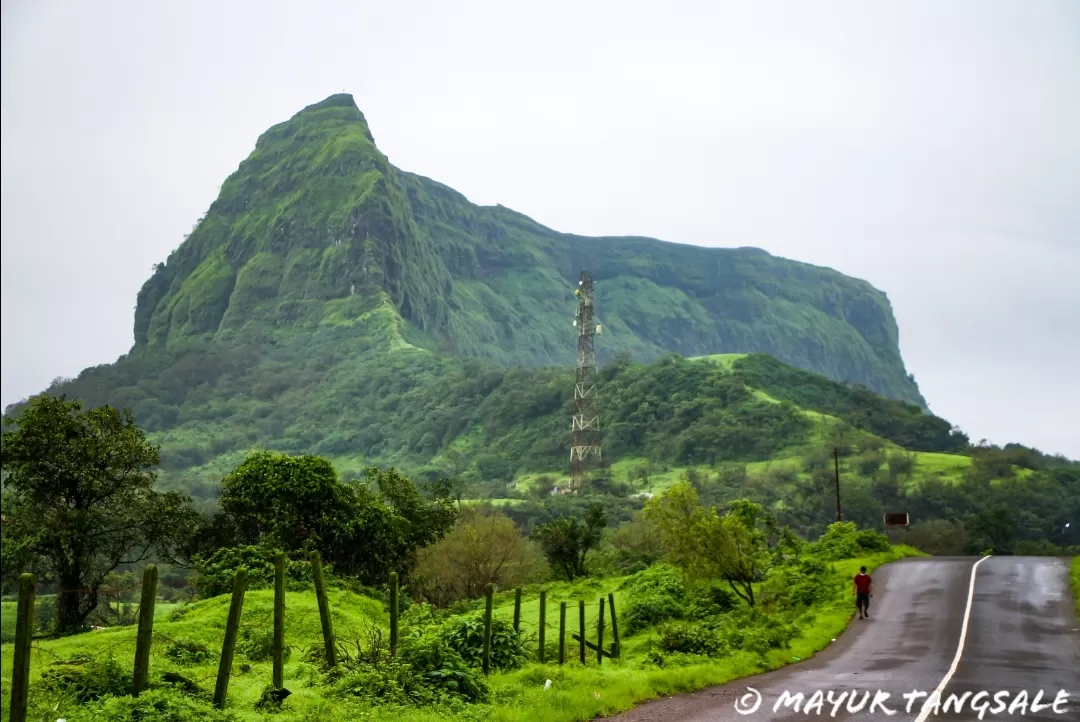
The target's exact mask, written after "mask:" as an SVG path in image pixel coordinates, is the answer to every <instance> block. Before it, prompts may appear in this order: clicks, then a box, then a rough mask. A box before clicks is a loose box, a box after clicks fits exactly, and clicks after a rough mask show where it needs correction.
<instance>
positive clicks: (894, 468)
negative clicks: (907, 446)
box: [889, 451, 915, 479]
mask: <svg viewBox="0 0 1080 722" xmlns="http://www.w3.org/2000/svg"><path fill="white" fill-rule="evenodd" d="M914 470H915V454H911V453H906V452H902V451H900V452H897V453H895V454H889V475H890V476H891V477H893V478H894V479H899V478H900V477H903V476H909V475H910V474H911V472H912V471H914Z"/></svg>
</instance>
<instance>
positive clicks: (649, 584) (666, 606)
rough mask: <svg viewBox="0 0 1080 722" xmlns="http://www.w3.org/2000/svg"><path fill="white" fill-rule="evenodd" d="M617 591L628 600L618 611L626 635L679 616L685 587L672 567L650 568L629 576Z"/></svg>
mask: <svg viewBox="0 0 1080 722" xmlns="http://www.w3.org/2000/svg"><path fill="white" fill-rule="evenodd" d="M620 589H623V590H626V592H627V595H626V596H627V597H629V599H628V601H627V602H626V604H625V605H623V608H622V610H621V613H622V614H621V616H622V619H623V623H624V628H625V630H626V632H625V633H626V634H633V633H634V632H637V631H639V630H641V629H644V628H646V627H651V626H652V625H654V624H656V623H658V622H663V621H666V620H669V619H678V618H680V617H682V616H683V611H684V603H685V599H686V584H685V582H684V581H683V575H682V572H681V571H679V570H678V569H676V568H675V567H672V566H669V565H667V564H654V565H653V566H651V567H649V568H648V569H645V570H644V571H640V572H638V573H637V574H634V575H633V576H631V577H630V578H629V579H627V580H626V581H625V582H623V584H622V586H621V587H620Z"/></svg>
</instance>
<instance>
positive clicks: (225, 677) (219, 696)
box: [214, 567, 247, 709]
mask: <svg viewBox="0 0 1080 722" xmlns="http://www.w3.org/2000/svg"><path fill="white" fill-rule="evenodd" d="M245 591H247V569H244V568H243V567H241V568H240V569H238V570H237V572H236V577H235V578H234V579H233V590H232V604H230V605H229V621H228V622H227V623H226V625H225V641H224V642H223V643H222V645H221V661H220V662H219V663H218V674H217V685H216V686H215V687H214V706H215V707H217V708H218V709H225V700H226V699H227V698H228V696H229V675H231V674H232V662H233V654H235V652H236V635H237V633H238V632H239V631H240V612H241V611H243V608H244V592H245Z"/></svg>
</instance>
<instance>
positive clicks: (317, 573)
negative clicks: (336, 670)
mask: <svg viewBox="0 0 1080 722" xmlns="http://www.w3.org/2000/svg"><path fill="white" fill-rule="evenodd" d="M310 559H311V576H312V578H313V579H314V580H315V596H316V597H317V598H318V600H319V619H320V620H322V634H323V648H324V649H325V650H326V666H328V667H334V666H337V643H336V642H335V641H334V620H333V619H332V618H331V617H330V602H329V600H328V599H327V598H326V582H325V581H323V573H322V557H321V556H319V552H311V555H310Z"/></svg>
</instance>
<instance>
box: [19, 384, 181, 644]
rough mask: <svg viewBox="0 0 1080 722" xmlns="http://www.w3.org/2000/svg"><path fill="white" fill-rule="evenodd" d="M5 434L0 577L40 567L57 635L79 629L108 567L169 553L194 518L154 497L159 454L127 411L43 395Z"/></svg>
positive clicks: (175, 502) (171, 499) (172, 497)
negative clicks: (52, 588)
mask: <svg viewBox="0 0 1080 722" xmlns="http://www.w3.org/2000/svg"><path fill="white" fill-rule="evenodd" d="M4 427H5V428H4V431H3V435H2V451H0V456H2V463H3V473H4V479H3V487H4V491H5V494H4V516H5V521H4V559H3V567H4V575H5V577H7V576H8V575H12V574H15V575H17V574H18V573H19V572H21V571H23V570H24V569H25V568H26V566H28V565H31V564H33V563H35V562H38V563H39V564H40V565H41V566H42V567H44V570H45V571H46V573H47V575H49V576H50V577H52V578H54V579H55V581H56V582H57V584H58V585H59V588H60V590H59V620H58V627H59V630H60V631H61V632H70V631H74V630H77V629H78V628H79V627H80V626H81V625H82V624H83V622H84V620H85V619H86V617H87V616H88V615H89V614H90V612H92V611H93V610H94V609H95V608H96V607H97V605H98V601H99V591H100V588H101V585H102V583H103V582H104V581H105V578H106V577H107V575H108V574H109V573H110V572H111V571H112V570H113V569H115V568H116V567H117V566H118V565H120V564H124V563H134V562H138V561H141V560H143V559H146V558H147V556H148V555H149V554H150V553H151V551H152V550H154V549H155V548H157V549H159V550H161V551H163V552H165V553H169V552H171V550H172V549H173V548H175V547H176V546H177V545H178V544H179V543H180V542H181V540H182V539H183V538H184V536H185V534H186V533H187V532H188V531H189V530H190V529H191V528H192V527H193V526H194V525H195V523H196V519H197V517H196V515H195V513H194V512H193V511H192V510H191V509H190V508H189V507H188V505H187V500H186V499H185V497H183V496H181V495H180V494H177V493H174V492H165V493H162V492H157V491H154V489H153V485H154V478H155V477H154V472H153V471H152V469H153V468H154V467H156V466H157V465H158V463H159V458H158V450H157V448H156V447H155V446H153V445H151V444H150V443H149V442H148V441H147V440H146V436H145V434H144V433H143V431H142V430H141V429H140V428H138V427H137V426H136V425H135V422H134V420H133V419H132V417H131V413H130V412H129V411H124V412H120V411H117V410H116V409H114V408H113V407H111V406H103V407H99V408H96V409H90V410H86V411H84V410H83V408H82V404H81V403H80V402H78V401H69V400H67V399H66V398H65V397H63V396H59V397H52V396H41V397H38V398H36V399H34V400H33V401H32V402H31V403H30V404H29V405H28V406H27V407H26V408H25V409H24V410H23V412H22V413H21V414H20V415H19V416H18V417H16V418H13V419H5V420H4Z"/></svg>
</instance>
